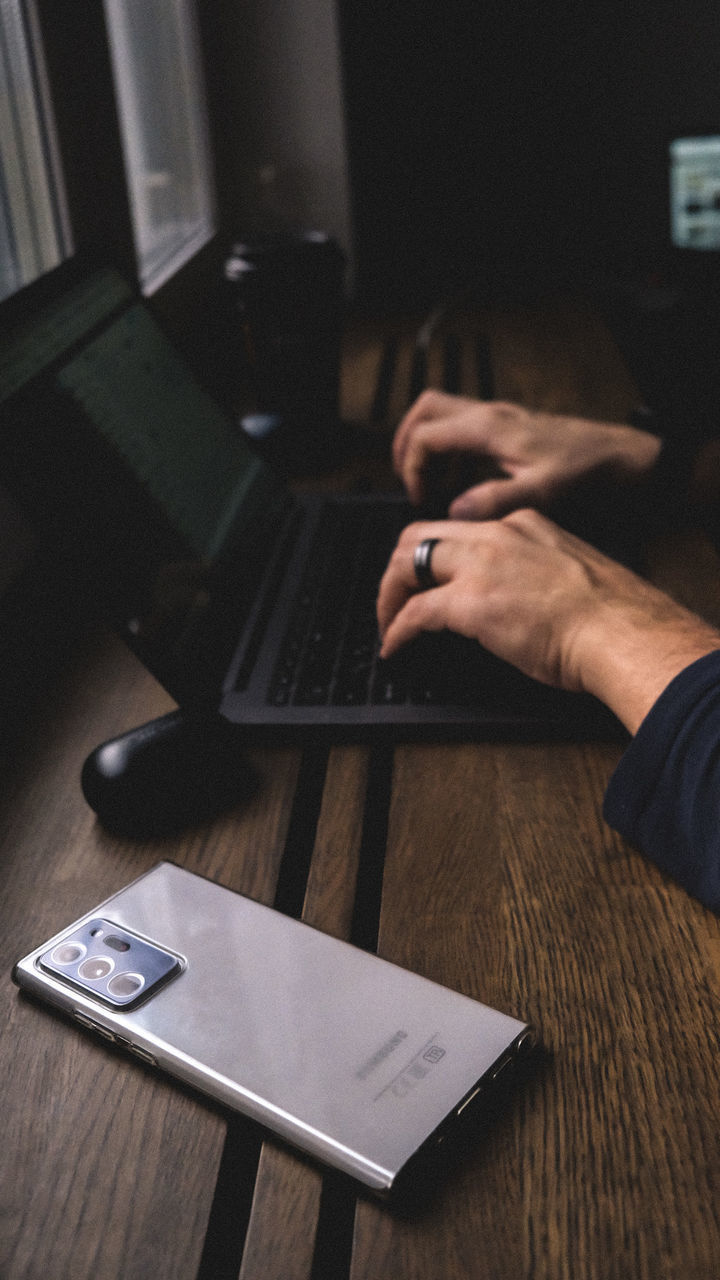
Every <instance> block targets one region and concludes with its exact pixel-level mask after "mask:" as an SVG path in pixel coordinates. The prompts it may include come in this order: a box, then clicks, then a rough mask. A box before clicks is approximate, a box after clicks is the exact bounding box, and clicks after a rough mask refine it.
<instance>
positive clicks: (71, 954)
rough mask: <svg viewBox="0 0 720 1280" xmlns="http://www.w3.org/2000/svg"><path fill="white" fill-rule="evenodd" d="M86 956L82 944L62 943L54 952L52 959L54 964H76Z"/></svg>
mask: <svg viewBox="0 0 720 1280" xmlns="http://www.w3.org/2000/svg"><path fill="white" fill-rule="evenodd" d="M84 955H85V947H84V946H83V944H82V942H61V943H60V945H59V946H58V947H56V948H55V950H54V951H53V953H52V955H51V957H50V959H51V960H52V962H53V964H74V963H75V961H76V960H81V959H82V957H83V956H84Z"/></svg>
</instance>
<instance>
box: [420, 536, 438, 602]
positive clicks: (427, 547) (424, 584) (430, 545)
mask: <svg viewBox="0 0 720 1280" xmlns="http://www.w3.org/2000/svg"><path fill="white" fill-rule="evenodd" d="M438 542H440V538H423V540H422V542H418V544H417V546H416V548H415V552H414V554H413V569H414V570H415V577H416V579H417V584H418V586H419V588H420V590H421V591H427V590H428V588H429V587H436V586H437V585H438V583H437V579H436V577H435V574H434V573H433V571H432V553H433V551H434V549H435V547H436V546H437V544H438Z"/></svg>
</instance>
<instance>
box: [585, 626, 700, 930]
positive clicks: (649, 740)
mask: <svg viewBox="0 0 720 1280" xmlns="http://www.w3.org/2000/svg"><path fill="white" fill-rule="evenodd" d="M603 816H604V817H605V820H606V821H607V822H608V824H609V825H610V826H611V827H614V828H615V830H616V831H619V832H620V834H621V835H622V836H624V838H625V839H626V840H628V841H629V842H630V844H633V845H635V846H636V847H637V848H638V849H640V850H641V851H642V852H643V853H644V854H646V855H647V857H648V858H651V859H652V860H653V861H654V862H656V863H657V864H658V866H659V867H661V868H662V869H663V871H666V872H667V873H668V874H669V875H671V876H673V878H674V879H675V880H677V881H679V883H680V884H682V885H683V886H684V887H685V889H687V890H688V892H689V893H691V894H692V895H693V896H694V897H696V898H699V899H700V901H701V902H702V903H704V904H705V906H706V907H710V908H711V910H713V911H717V912H720V651H717V652H715V653H710V654H707V655H706V657H704V658H700V659H698V661H697V662H693V663H692V664H691V665H690V666H689V667H686V668H685V670H684V671H681V672H680V674H679V675H678V676H676V677H675V679H674V680H672V681H671V683H670V684H669V685H668V687H667V688H666V689H665V690H664V691H663V693H662V694H661V695H660V697H659V698H658V700H657V702H656V703H655V705H654V706H653V707H652V708H651V710H650V711H649V713H648V715H647V716H646V717H645V719H644V720H643V722H642V724H641V725H640V728H639V729H638V732H637V734H636V736H635V738H634V739H633V741H632V742H631V743H630V746H629V747H628V748H627V750H626V752H625V754H624V755H623V757H622V759H621V761H620V763H619V765H618V767H617V769H616V770H615V772H614V774H613V776H612V778H611V779H610V783H609V786H608V789H607V792H606V794H605V803H604V807H603Z"/></svg>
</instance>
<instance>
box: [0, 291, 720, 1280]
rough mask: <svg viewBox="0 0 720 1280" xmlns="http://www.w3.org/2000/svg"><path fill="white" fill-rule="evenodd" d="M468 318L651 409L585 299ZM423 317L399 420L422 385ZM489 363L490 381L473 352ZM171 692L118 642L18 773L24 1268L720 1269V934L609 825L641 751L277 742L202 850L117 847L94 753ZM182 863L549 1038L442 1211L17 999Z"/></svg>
mask: <svg viewBox="0 0 720 1280" xmlns="http://www.w3.org/2000/svg"><path fill="white" fill-rule="evenodd" d="M465 323H466V329H467V331H469V332H471V331H472V327H473V325H476V326H477V329H478V332H479V333H482V334H485V335H487V336H488V337H489V338H490V342H491V348H492V353H493V366H494V375H495V390H496V394H498V395H501V396H503V397H506V398H512V399H517V400H521V401H525V402H526V403H530V404H534V405H536V406H543V407H546V408H555V409H559V410H565V411H572V410H579V411H583V412H585V413H588V414H591V415H592V414H594V415H597V416H601V415H608V416H614V417H617V418H622V416H623V415H624V414H625V413H626V412H627V411H628V409H629V407H630V406H631V405H632V403H633V400H634V389H633V387H632V384H631V382H630V379H629V377H628V375H627V373H626V372H625V370H624V368H623V365H622V362H621V361H620V359H619V356H618V353H617V351H616V349H615V348H614V346H613V344H612V341H611V340H610V339H609V337H608V335H607V334H606V332H605V331H604V329H603V328H602V327H601V326H600V325H599V324H598V322H597V320H596V319H595V317H594V315H593V313H592V311H591V310H590V309H589V308H587V307H585V306H579V305H576V304H573V305H569V304H567V303H559V302H558V303H553V304H552V305H548V307H546V308H545V309H544V310H542V311H538V309H532V310H531V309H529V308H528V309H524V308H515V309H510V308H509V309H507V310H504V311H500V310H496V311H493V312H492V313H488V314H486V315H483V314H480V315H477V316H474V317H469V318H468V317H466V321H465ZM395 328H397V326H395V325H394V324H393V323H392V322H389V321H388V322H386V323H385V326H384V328H383V325H379V324H377V323H372V324H370V323H368V324H367V325H366V326H365V327H363V326H358V327H357V328H356V329H355V330H354V331H353V335H352V337H351V338H349V339H348V352H347V362H346V377H345V385H344V392H343V395H344V410H345V416H346V417H347V418H348V419H352V420H355V421H366V420H367V419H368V417H370V416H371V412H370V411H371V401H372V398H373V396H374V394H375V387H376V380H377V373H378V367H379V360H380V350H379V346H378V335H379V334H381V333H383V332H390V331H391V330H393V331H394V330H395ZM398 332H399V333H400V343H399V347H398V353H397V363H396V366H395V371H394V379H393V381H392V386H391V387H390V393H389V396H388V398H387V400H386V403H385V404H384V405H383V408H382V412H381V413H377V412H376V414H375V417H376V418H382V419H385V421H387V422H391V421H392V420H393V419H394V418H395V417H396V416H397V413H398V412H399V411H400V409H401V408H402V401H403V398H404V394H405V391H404V389H405V387H406V386H407V377H408V373H409V361H410V349H409V346H408V343H407V340H406V339H407V330H406V328H403V326H399V328H398ZM435 360H436V357H435V354H434V351H433V352H431V357H430V376H431V379H432V378H434V377H435ZM461 368H462V378H463V383H462V385H463V386H464V387H465V388H466V389H467V390H468V391H470V392H472V391H475V390H477V382H476V373H475V366H474V363H473V360H472V358H471V355H470V354H469V353H468V352H463V353H462V358H461ZM374 429H375V430H377V432H378V433H379V434H378V440H380V438H381V433H382V431H383V430H384V425H383V422H382V421H378V422H376V424H375V428H374ZM376 452H378V451H376ZM372 453H373V451H372V450H368V458H369V459H370V460H369V461H368V462H367V464H366V465H367V468H368V474H369V475H370V473H371V472H372V467H373V466H374V465H375V464H374V463H373V462H372V458H371V455H372ZM371 478H372V477H371ZM684 538H685V541H684V542H679V541H678V540H677V539H666V540H665V542H664V544H663V543H658V545H657V546H656V548H655V555H654V561H653V564H654V572H655V574H656V576H658V578H659V579H660V580H662V581H664V582H665V583H666V584H667V585H669V586H670V587H672V588H675V589H677V590H678V592H679V593H680V594H683V595H684V597H685V598H686V599H689V600H690V602H691V603H694V604H695V605H696V606H697V607H699V608H704V609H706V611H707V612H708V613H709V614H710V615H711V616H713V617H714V618H715V620H716V621H717V620H720V604H719V602H718V591H717V581H718V580H719V579H716V573H717V568H718V566H717V562H716V559H715V557H714V553H712V552H711V551H710V550H709V549H708V548H707V547H706V546H705V544H704V543H703V542H702V541H701V540H698V539H696V538H695V537H694V535H692V534H687V535H684ZM171 705H172V704H171V703H170V701H169V699H168V697H167V696H166V695H165V694H164V692H163V691H162V690H161V689H160V688H159V687H158V686H157V685H156V684H155V682H154V681H153V680H152V678H151V677H150V676H149V675H148V674H147V673H146V672H145V671H144V670H143V669H142V668H141V667H140V666H139V664H138V663H137V662H136V660H135V659H134V658H132V657H131V656H130V655H129V654H128V652H127V651H126V650H125V649H124V648H123V647H122V646H121V645H120V643H119V642H118V641H117V640H116V639H115V638H113V637H112V636H111V635H109V634H108V633H107V632H106V631H105V630H104V629H103V627H102V625H100V624H97V625H93V626H91V627H89V628H87V629H84V630H83V635H82V638H78V639H77V641H76V643H75V644H74V645H73V646H71V647H70V648H69V650H68V652H67V653H66V657H65V659H64V661H63V662H62V664H61V666H60V669H59V671H58V672H57V674H56V676H55V678H54V679H53V681H52V682H51V686H50V688H49V690H48V691H47V692H46V693H45V694H44V696H43V699H42V703H41V704H40V703H38V702H36V703H35V704H34V705H33V704H32V703H30V705H29V709H28V712H27V715H26V716H25V720H24V724H23V728H22V731H21V733H20V734H19V736H18V738H17V739H16V740H15V741H14V744H13V752H12V753H11V754H10V755H9V756H8V758H7V759H6V760H5V761H4V767H3V771H2V776H1V778H0V861H1V866H2V874H1V879H0V903H1V918H2V926H3V927H2V934H1V936H0V949H1V953H2V964H1V966H0V970H1V972H2V1036H1V1037H0V1079H2V1082H3V1104H2V1117H3V1126H2V1127H3V1137H2V1158H1V1160H0V1178H1V1180H2V1199H1V1202H0V1203H1V1208H2V1227H1V1229H0V1236H1V1238H0V1275H1V1276H2V1277H3V1280H19V1278H20V1277H23V1278H28V1277H30V1278H32V1280H84V1278H85V1277H88V1278H89V1277H90V1276H92V1277H103V1278H104V1280H119V1278H120V1277H127V1280H138V1278H141V1277H152V1278H153V1280H190V1278H194V1277H196V1276H200V1277H202V1280H224V1277H241V1278H242V1280H345V1278H346V1277H348V1278H351V1280H446V1278H447V1280H460V1278H461V1277H462V1278H465V1277H467V1278H469V1280H486V1278H487V1280H504V1278H507V1280H519V1278H521V1277H528V1278H530V1277H532V1278H533V1280H540V1278H541V1277H547V1280H560V1278H562V1277H568V1280H593V1278H597V1280H609V1278H613V1277H618V1278H622V1280H640V1278H642V1277H647V1278H648V1280H660V1278H661V1277H673V1278H674V1277H678V1278H680V1277H682V1280H691V1278H692V1280H712V1278H713V1277H716V1276H718V1275H720V1211H719V1210H718V1187H719V1185H720V1142H719V1141H718V1132H717V1130H718V1119H719V1118H720V1071H719V1070H718V1049H719V1047H720V922H719V921H718V920H717V919H716V918H715V917H714V916H712V915H711V914H709V913H708V912H706V911H705V910H703V908H701V907H700V906H699V905H698V904H697V903H696V902H694V901H692V900H691V899H689V898H688V897H687V896H686V895H685V894H684V893H683V892H682V890H680V889H679V888H678V887H677V886H675V885H674V884H672V883H671V882H669V881H667V880H666V879H665V878H664V877H663V876H662V875H661V874H660V873H659V871H657V870H656V869H655V868H654V867H653V866H652V865H651V864H649V863H648V862H646V861H645V860H644V859H643V858H642V857H641V856H640V855H639V854H637V853H635V852H633V851H632V850H631V849H629V848H628V847H626V846H625V845H624V844H623V842H622V841H621V840H619V839H618V838H617V837H616V836H615V835H614V834H613V833H612V832H611V831H609V830H608V829H607V828H606V827H605V826H604V824H603V822H602V819H601V816H600V806H601V801H602V796H603V791H604V787H605V784H606V781H607V779H608V777H609V774H610V772H611V770H612V769H613V767H614V765H615V763H616V761H617V760H618V758H619V756H620V754H621V749H622V748H621V746H620V745H619V744H612V743H607V742H606V743H581V744H568V743H557V742H554V743H546V742H539V743H530V744H503V743H487V744H474V745H452V746H434V745H417V744H415V745H398V746H397V747H396V748H395V749H394V750H390V749H389V748H383V749H379V748H378V749H371V748H368V747H364V746H342V745H339V746H334V747H332V748H331V749H329V750H325V749H324V748H323V749H321V748H310V749H308V750H306V751H304V752H302V753H301V752H300V751H299V750H297V749H290V748H277V749H271V748H267V749H263V750H262V751H257V752H254V753H253V755H252V759H253V761H254V763H255V765H256V766H257V768H258V770H259V773H260V778H261V786H260V788H259V790H258V791H257V792H256V794H255V795H254V797H253V798H252V799H251V800H250V801H249V802H247V803H245V804H244V805H242V806H239V807H238V808H237V809H236V810H233V811H231V812H229V813H228V814H226V815H224V816H222V817H220V818H218V819H217V820H215V821H213V822H210V823H207V824H206V825H204V826H203V827H202V828H200V829H198V830H193V831H189V832H187V833H186V834H184V835H183V836H182V837H181V838H177V839H172V840H170V839H168V840H164V841H160V840H156V841H148V842H132V841H129V840H122V839H119V838H116V837H113V836H111V835H109V834H107V833H106V832H104V831H103V829H102V828H101V827H100V826H99V825H98V824H97V823H96V821H95V819H94V817H93V815H92V813H91V812H90V811H89V810H88V808H87V807H86V805H85V803H84V801H83V799H82V796H81V793H80V789H79V785H78V780H79V773H80V768H81V765H82V762H83V760H84V758H85V755H86V754H87V752H88V751H89V750H90V749H91V748H92V747H93V746H94V745H96V743H97V742H99V741H101V740H103V739H104V738H107V737H109V736H111V735H113V734H115V733H116V732H119V731H121V730H123V729H125V728H128V727H130V726H132V725H135V724H137V723H139V722H141V721H143V720H147V719H149V718H151V717H152V716H154V715H156V714H160V713H162V712H163V711H166V710H168V709H170V707H171ZM162 857H170V858H172V859H174V860H175V861H177V862H180V863H182V864H183V865H185V866H187V867H189V868H191V869H193V870H195V871H198V872H200V873H202V874H203V875H207V876H210V877H213V878H216V879H217V880H219V881H221V882H222V883H224V884H226V885H228V886H230V887H231V888H233V889H237V890H240V891H242V892H245V893H248V894H250V895H252V896H254V897H257V898H259V899H262V900H263V901H265V902H269V903H272V902H273V901H275V902H276V903H277V905H279V906H280V907H281V908H282V909H283V910H286V911H289V912H296V913H298V914H300V913H301V914H302V915H303V917H304V918H305V919H306V920H308V921H310V922H311V923H313V924H314V925H317V926H319V927H321V928H323V929H325V930H327V931H328V932H330V933H333V934H337V935H339V936H343V937H352V938H353V939H354V940H355V941H357V942H359V943H360V944H361V945H365V946H370V947H377V949H378V950H379V952H380V953H381V954H382V955H384V956H386V957H388V958H389V959H391V960H394V961H398V962H400V963H401V964H404V965H407V966H409V967H411V968H413V969H416V970H418V971H419V972H421V973H424V974H427V975H429V976H431V977H432V978H434V979H437V980H439V981H441V982H444V983H447V984H448V985H450V986H453V987H457V988H458V989H460V990H462V991H464V992H466V993H468V994H469V995H472V996H475V997H478V998H479V999H482V1000H484V1001H486V1002H487V1003H490V1004H492V1005H496V1006H497V1007H498V1008H500V1009H504V1010H506V1011H507V1012H509V1013H511V1014H515V1015H518V1016H522V1017H524V1018H527V1019H529V1020H530V1021H532V1022H533V1023H535V1024H536V1025H537V1026H538V1028H539V1029H540V1030H541V1033H542V1039H543V1043H544V1045H545V1048H546V1054H545V1057H544V1060H543V1062H542V1063H541V1064H540V1065H539V1066H538V1068H537V1070H536V1071H535V1072H534V1073H533V1074H532V1075H531V1077H530V1079H529V1081H528V1082H527V1084H526V1085H525V1087H524V1088H523V1089H522V1090H521V1091H520V1092H519V1094H518V1095H517V1096H516V1097H514V1098H513V1099H512V1101H511V1105H510V1106H509V1107H508V1108H507V1109H506V1110H505V1111H504V1112H503V1113H502V1114H501V1115H499V1116H498V1117H497V1120H496V1122H495V1123H494V1124H493V1125H491V1126H490V1128H489V1130H488V1132H487V1133H486V1134H485V1135H484V1136H483V1138H482V1140H481V1141H479V1142H478V1144H477V1146H476V1147H475V1148H474V1149H472V1150H471V1151H469V1152H468V1153H466V1156H465V1158H464V1159H463V1161H462V1162H461V1164H460V1165H459V1167H458V1168H457V1169H456V1170H454V1171H453V1172H452V1174H451V1175H449V1176H448V1178H447V1180H446V1181H444V1182H442V1183H441V1184H440V1185H438V1187H437V1189H436V1192H435V1194H434V1195H433V1196H431V1197H430V1198H429V1199H428V1200H427V1201H426V1202H425V1203H423V1204H422V1205H421V1206H419V1207H418V1208H416V1209H415V1210H406V1211H404V1212H403V1213H400V1212H397V1211H393V1210H392V1209H391V1208H388V1207H386V1206H383V1205H381V1204H378V1203H374V1202H372V1201H370V1200H368V1199H366V1198H364V1197H359V1198H356V1197H355V1195H354V1194H353V1193H352V1192H351V1191H350V1190H349V1189H348V1186H347V1184H345V1183H343V1182H342V1181H341V1180H339V1179H337V1178H335V1177H334V1176H333V1175H323V1173H321V1172H320V1170H319V1169H318V1168H316V1167H315V1166H313V1165H311V1164H309V1163H307V1162H305V1161H304V1160H302V1159H300V1158H298V1157H297V1156H295V1155H293V1154H292V1153H290V1152H289V1151H288V1150H286V1149H284V1148H283V1147H281V1146H279V1145H277V1144H276V1143H274V1142H272V1141H269V1140H268V1141H263V1140H262V1136H261V1135H260V1134H259V1132H258V1130H257V1129H256V1128H255V1127H254V1126H252V1125H251V1124H249V1123H245V1122H243V1121H242V1120H240V1119H236V1118H229V1117H228V1116H227V1115H226V1114H225V1113H224V1112H223V1111H221V1110H220V1109H219V1108H216V1107H213V1106H211V1105H208V1104H206V1103H205V1102H203V1101H201V1100H200V1099H198V1098H197V1097H196V1096H193V1095H191V1094H190V1093H189V1092H185V1091H184V1090H183V1089H181V1088H179V1087H177V1086H176V1085H174V1084H171V1083H168V1082H166V1081H165V1080H164V1079H161V1078H158V1077H156V1076H154V1075H153V1074H151V1073H150V1072H149V1071H147V1070H145V1069H144V1068H143V1067H142V1065H140V1064H138V1063H137V1062H136V1061H134V1060H131V1059H129V1058H126V1057H123V1056H122V1055H121V1054H120V1053H117V1052H113V1051H110V1050H108V1049H107V1048H106V1047H105V1046H103V1045H102V1044H100V1043H95V1041H94V1040H93V1039H92V1038H91V1037H89V1036H88V1035H86V1034H84V1033H83V1032H82V1031H81V1030H79V1029H75V1028H74V1027H72V1026H70V1025H68V1024H66V1023H65V1022H62V1021H60V1020H59V1019H58V1018H56V1017H55V1016H54V1015H51V1014H49V1013H48V1012H46V1011H44V1010H43V1009H41V1008H39V1007H37V1006H35V1005H33V1004H32V1003H31V1002H29V1001H28V1000H26V999H23V998H21V997H19V996H18V995H17V993H16V991H15V989H14V988H13V987H12V985H11V982H10V968H11V965H12V962H13V961H14V960H15V959H16V958H18V957H19V956H20V955H21V954H23V953H24V952H25V951H27V950H28V949H29V948H30V947H31V946H33V945H35V944H36V943H38V942H40V941H42V940H43V939H44V938H46V937H48V936H50V934H52V933H53V932H54V931H55V930H56V929H58V928H59V927H61V926H62V925H64V924H65V923H66V922H67V921H69V920H70V919H71V918H73V917H74V916H76V915H77V914H79V913H80V912H81V911H82V910H85V909H89V908H90V907H92V906H93V905H95V903H97V902H99V901H100V900H101V899H103V898H104V897H105V896H107V895H108V894H110V893H112V892H114V891H115V890H116V889H118V888H119V887H121V886H122V885H123V884H125V883H126V882H127V881H128V880H130V879H131V878H132V877H134V876H136V875H137V874H139V873H140V872H142V871H143V870H145V869H146V868H148V867H150V866H151V865H152V864H153V863H154V862H155V861H157V860H158V859H160V858H162Z"/></svg>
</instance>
